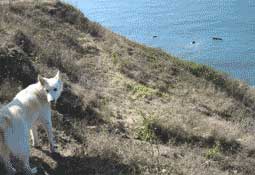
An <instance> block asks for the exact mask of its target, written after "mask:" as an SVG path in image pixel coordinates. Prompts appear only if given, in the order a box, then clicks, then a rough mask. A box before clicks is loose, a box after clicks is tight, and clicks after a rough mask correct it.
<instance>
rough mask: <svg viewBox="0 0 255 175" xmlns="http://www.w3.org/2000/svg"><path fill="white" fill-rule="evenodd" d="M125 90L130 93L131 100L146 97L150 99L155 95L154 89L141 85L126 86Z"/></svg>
mask: <svg viewBox="0 0 255 175" xmlns="http://www.w3.org/2000/svg"><path fill="white" fill-rule="evenodd" d="M127 90H128V91H131V92H132V94H133V96H132V98H133V99H137V98H148V97H151V96H152V95H154V94H156V93H157V91H156V90H155V89H152V88H150V87H146V86H144V85H142V84H134V85H131V84H128V85H127Z"/></svg>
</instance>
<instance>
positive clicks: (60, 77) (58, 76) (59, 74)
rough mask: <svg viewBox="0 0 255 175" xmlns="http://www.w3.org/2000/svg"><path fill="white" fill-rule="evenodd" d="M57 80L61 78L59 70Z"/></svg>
mask: <svg viewBox="0 0 255 175" xmlns="http://www.w3.org/2000/svg"><path fill="white" fill-rule="evenodd" d="M55 78H56V79H57V80H59V79H60V78H61V76H60V71H59V70H58V72H57V74H56V76H55Z"/></svg>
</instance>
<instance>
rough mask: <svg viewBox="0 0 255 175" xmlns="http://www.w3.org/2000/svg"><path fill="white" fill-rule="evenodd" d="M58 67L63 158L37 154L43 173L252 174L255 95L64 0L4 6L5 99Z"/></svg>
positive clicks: (1, 84)
mask: <svg viewBox="0 0 255 175" xmlns="http://www.w3.org/2000/svg"><path fill="white" fill-rule="evenodd" d="M57 69H59V70H60V71H61V72H62V75H63V79H64V82H65V86H64V92H63V95H62V97H61V98H60V99H59V101H58V104H57V106H56V108H55V109H54V110H53V111H52V113H53V124H54V134H55V135H56V139H57V144H58V152H59V153H58V154H54V155H51V154H50V153H49V146H48V143H47V140H46V139H45V136H43V135H45V134H43V133H42V138H41V142H42V147H41V148H40V149H35V148H32V153H31V154H32V156H31V163H32V164H33V165H34V166H37V167H38V168H39V173H38V174H39V175H47V174H51V175H84V174H86V175H140V174H141V175H149V174H151V175H155V174H157V175H170V174H171V175H192V174H194V175H198V174H199V175H214V174H215V175H229V174H238V175H252V174H254V172H255V137H254V124H255V120H254V112H255V106H254V104H255V103H254V102H255V95H254V94H255V93H254V90H253V89H251V88H250V87H249V86H247V85H246V84H245V83H242V82H240V81H237V80H233V79H231V78H229V77H228V76H227V75H225V74H224V73H220V72H217V71H215V70H213V69H211V68H209V67H207V66H204V65H199V64H195V63H192V62H186V61H183V60H180V59H178V58H175V57H172V56H170V55H169V54H166V53H165V52H163V51H161V50H159V49H154V48H150V47H146V46H144V45H140V44H137V43H134V42H132V41H129V40H128V39H126V38H124V37H122V36H119V35H117V34H114V33H112V32H111V31H108V30H107V29H104V28H103V27H101V26H100V25H99V24H96V23H93V22H91V21H89V20H88V19H87V18H86V17H84V16H83V14H82V13H81V12H79V11H78V10H77V9H75V8H74V7H72V6H70V5H67V4H64V3H61V2H45V3H42V2H41V1H40V2H39V1H38V2H30V3H29V2H20V3H13V4H11V5H9V4H2V5H1V6H0V102H1V104H2V105H4V104H6V103H7V102H9V101H10V100H11V99H12V98H13V97H14V95H15V94H16V93H17V92H18V91H20V90H21V89H22V88H24V87H26V86H27V85H29V84H31V83H34V82H36V77H37V75H38V74H39V73H40V74H42V75H44V76H46V77H47V76H48V77H50V76H52V75H54V73H55V72H56V70H57Z"/></svg>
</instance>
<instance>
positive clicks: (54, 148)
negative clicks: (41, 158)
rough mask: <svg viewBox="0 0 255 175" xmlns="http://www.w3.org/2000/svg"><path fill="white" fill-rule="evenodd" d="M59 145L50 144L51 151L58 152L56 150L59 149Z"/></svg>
mask: <svg viewBox="0 0 255 175" xmlns="http://www.w3.org/2000/svg"><path fill="white" fill-rule="evenodd" d="M57 148H58V147H57V146H56V145H50V152H51V153H55V152H56V150H57Z"/></svg>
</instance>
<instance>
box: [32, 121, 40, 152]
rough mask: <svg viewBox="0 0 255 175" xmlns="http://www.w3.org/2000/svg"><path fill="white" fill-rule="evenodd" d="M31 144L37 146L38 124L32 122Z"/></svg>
mask: <svg viewBox="0 0 255 175" xmlns="http://www.w3.org/2000/svg"><path fill="white" fill-rule="evenodd" d="M30 135H31V140H32V146H33V147H39V137H38V125H37V124H34V125H33V126H32V128H31V130H30Z"/></svg>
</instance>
